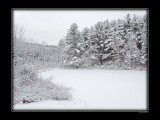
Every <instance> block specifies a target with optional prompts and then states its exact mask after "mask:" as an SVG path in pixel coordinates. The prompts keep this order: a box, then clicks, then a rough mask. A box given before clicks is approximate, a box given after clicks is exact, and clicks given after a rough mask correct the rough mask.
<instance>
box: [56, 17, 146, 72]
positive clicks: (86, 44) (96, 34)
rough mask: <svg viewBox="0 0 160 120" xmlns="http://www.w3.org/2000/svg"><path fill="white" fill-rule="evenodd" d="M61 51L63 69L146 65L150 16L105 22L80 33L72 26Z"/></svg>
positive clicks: (62, 42)
mask: <svg viewBox="0 0 160 120" xmlns="http://www.w3.org/2000/svg"><path fill="white" fill-rule="evenodd" d="M58 46H59V47H60V48H61V50H62V51H61V53H62V54H61V60H62V61H63V62H62V63H63V66H67V67H69V66H73V67H76V68H78V67H95V66H100V67H102V68H107V67H109V66H110V67H111V66H112V67H111V68H115V69H118V68H122V69H134V68H136V67H140V66H143V67H145V66H146V64H147V49H148V48H147V16H146V15H144V16H136V15H135V14H134V15H133V17H131V15H130V14H127V15H126V16H125V18H124V19H118V20H112V21H108V19H107V20H106V21H102V22H98V23H96V24H95V25H94V26H92V27H91V28H87V27H86V28H84V29H83V30H82V31H79V30H78V26H77V24H76V23H73V24H72V25H71V27H70V29H69V30H68V33H67V35H66V37H65V38H64V39H61V40H60V42H59V45H58Z"/></svg>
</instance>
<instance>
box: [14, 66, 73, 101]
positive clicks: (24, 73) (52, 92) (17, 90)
mask: <svg viewBox="0 0 160 120" xmlns="http://www.w3.org/2000/svg"><path fill="white" fill-rule="evenodd" d="M16 69H17V68H16ZM16 74H17V76H16V77H15V78H14V81H13V104H17V103H23V102H24V100H25V101H28V102H36V101H40V100H69V99H70V98H71V94H70V92H69V88H65V87H63V86H58V85H55V84H53V83H52V82H51V81H50V80H44V79H42V78H40V77H38V73H37V70H36V68H35V66H33V65H31V64H25V65H22V66H21V67H19V68H18V70H16Z"/></svg>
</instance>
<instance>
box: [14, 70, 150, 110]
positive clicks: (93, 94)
mask: <svg viewBox="0 0 160 120" xmlns="http://www.w3.org/2000/svg"><path fill="white" fill-rule="evenodd" d="M40 75H41V76H42V77H43V78H51V77H52V81H53V83H56V84H60V85H63V86H66V87H70V88H71V94H72V96H73V98H72V100H70V101H42V102H37V103H29V104H17V105H14V109H15V110H19V109H23V110H26V109H31V110H34V109H43V110H44V109H45V110H49V109H50V110H55V109H105V110H106V109H107V110H112V109H113V110H115V109H116V110H122V109H124V110H126V109H131V110H134V109H141V110H142V109H144V110H145V109H146V107H147V106H146V105H147V98H146V97H147V72H146V71H133V70H80V69H74V70H67V69H63V70H62V69H52V70H48V71H45V72H42V73H40Z"/></svg>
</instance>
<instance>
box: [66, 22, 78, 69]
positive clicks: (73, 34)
mask: <svg viewBox="0 0 160 120" xmlns="http://www.w3.org/2000/svg"><path fill="white" fill-rule="evenodd" d="M80 40H81V37H80V32H79V31H78V26H77V24H76V23H73V24H72V25H71V27H70V29H69V31H68V33H67V36H66V39H65V48H64V51H65V64H66V65H74V66H76V68H78V66H79V64H80V57H81V56H80V55H81V54H80V50H79V46H80V44H79V43H80Z"/></svg>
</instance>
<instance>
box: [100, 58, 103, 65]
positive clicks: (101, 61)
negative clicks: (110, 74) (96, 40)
mask: <svg viewBox="0 0 160 120" xmlns="http://www.w3.org/2000/svg"><path fill="white" fill-rule="evenodd" d="M100 63H101V65H103V60H102V57H101V58H100Z"/></svg>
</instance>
